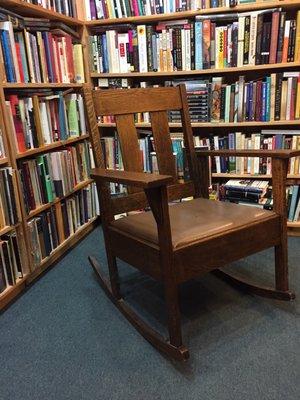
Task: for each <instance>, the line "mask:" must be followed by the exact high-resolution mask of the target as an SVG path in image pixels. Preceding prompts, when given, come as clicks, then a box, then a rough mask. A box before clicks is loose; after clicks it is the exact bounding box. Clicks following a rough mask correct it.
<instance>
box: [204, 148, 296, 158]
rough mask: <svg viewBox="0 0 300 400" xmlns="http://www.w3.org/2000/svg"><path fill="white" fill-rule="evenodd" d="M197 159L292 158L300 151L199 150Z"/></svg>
mask: <svg viewBox="0 0 300 400" xmlns="http://www.w3.org/2000/svg"><path fill="white" fill-rule="evenodd" d="M196 154H197V157H203V156H206V157H208V156H211V157H214V156H220V157H222V156H228V157H271V158H291V157H297V156H300V150H226V149H224V150H197V151H196Z"/></svg>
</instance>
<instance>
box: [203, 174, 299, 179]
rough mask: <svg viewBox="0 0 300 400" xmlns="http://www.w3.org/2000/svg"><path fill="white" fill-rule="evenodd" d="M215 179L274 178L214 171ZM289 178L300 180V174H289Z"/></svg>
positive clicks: (213, 176)
mask: <svg viewBox="0 0 300 400" xmlns="http://www.w3.org/2000/svg"><path fill="white" fill-rule="evenodd" d="M211 175H212V178H215V179H218V178H219V179H221V178H223V179H272V175H266V174H264V175H250V174H231V173H221V174H218V173H212V174H211ZM287 179H293V180H300V175H293V174H288V176H287Z"/></svg>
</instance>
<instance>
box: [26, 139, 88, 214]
mask: <svg viewBox="0 0 300 400" xmlns="http://www.w3.org/2000/svg"><path fill="white" fill-rule="evenodd" d="M91 157H92V155H91V149H90V144H89V143H88V142H86V141H85V142H83V143H78V144H76V145H74V146H70V147H67V148H66V149H65V150H61V151H54V152H51V153H47V154H42V155H40V156H38V157H36V158H34V159H29V160H24V161H22V162H21V163H20V165H19V172H20V176H21V182H22V189H23V194H24V202H25V208H26V211H27V213H29V212H30V211H33V210H35V209H37V208H38V207H40V206H41V205H43V204H48V203H52V202H53V201H54V200H56V199H58V198H63V197H65V196H67V195H69V194H70V193H72V191H73V190H74V189H76V186H77V185H78V184H79V183H81V182H86V181H88V179H89V173H90V169H91V167H92V165H93V164H91V162H92V163H93V161H91Z"/></svg>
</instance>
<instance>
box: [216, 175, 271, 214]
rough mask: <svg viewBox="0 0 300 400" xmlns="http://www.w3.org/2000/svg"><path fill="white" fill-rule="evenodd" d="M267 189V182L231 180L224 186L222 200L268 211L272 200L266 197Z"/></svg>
mask: <svg viewBox="0 0 300 400" xmlns="http://www.w3.org/2000/svg"><path fill="white" fill-rule="evenodd" d="M268 187H269V182H268V181H256V180H237V179H231V180H229V181H228V182H227V183H226V184H225V185H224V196H223V200H225V201H231V202H234V203H241V204H244V205H255V206H258V207H261V208H267V209H269V208H270V205H271V203H272V200H271V198H270V196H269V197H266V195H267V193H268Z"/></svg>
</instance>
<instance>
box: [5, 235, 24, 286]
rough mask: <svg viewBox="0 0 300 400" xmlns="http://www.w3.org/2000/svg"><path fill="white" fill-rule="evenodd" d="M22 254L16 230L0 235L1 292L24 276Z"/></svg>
mask: <svg viewBox="0 0 300 400" xmlns="http://www.w3.org/2000/svg"><path fill="white" fill-rule="evenodd" d="M20 254H21V249H20V246H19V241H18V236H17V234H16V232H12V233H10V234H7V235H3V236H1V237H0V293H2V292H4V291H5V289H6V288H8V287H9V286H13V285H15V284H16V283H17V281H18V279H20V278H22V277H23V269H22V262H21V257H20Z"/></svg>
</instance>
